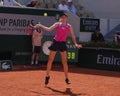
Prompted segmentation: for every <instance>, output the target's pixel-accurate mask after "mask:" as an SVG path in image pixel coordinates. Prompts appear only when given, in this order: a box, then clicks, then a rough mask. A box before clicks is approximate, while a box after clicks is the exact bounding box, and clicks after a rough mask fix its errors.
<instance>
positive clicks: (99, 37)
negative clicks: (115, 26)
mask: <svg viewBox="0 0 120 96" xmlns="http://www.w3.org/2000/svg"><path fill="white" fill-rule="evenodd" d="M91 41H92V42H104V41H105V40H104V37H103V35H102V33H100V29H99V28H96V30H95V32H94V33H93V34H92V36H91Z"/></svg>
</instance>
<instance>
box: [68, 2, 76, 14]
mask: <svg viewBox="0 0 120 96" xmlns="http://www.w3.org/2000/svg"><path fill="white" fill-rule="evenodd" d="M67 2H68V4H67V6H68V10H69V11H70V12H72V13H73V14H76V13H77V10H76V8H75V6H74V5H73V1H72V0H68V1H67Z"/></svg>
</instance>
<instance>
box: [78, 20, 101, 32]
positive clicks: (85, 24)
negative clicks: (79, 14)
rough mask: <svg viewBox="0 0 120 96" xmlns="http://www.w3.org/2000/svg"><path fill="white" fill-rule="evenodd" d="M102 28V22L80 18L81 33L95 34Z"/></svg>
mask: <svg viewBox="0 0 120 96" xmlns="http://www.w3.org/2000/svg"><path fill="white" fill-rule="evenodd" d="M97 27H100V20H99V19H93V18H80V32H94V31H95V29H96V28H97Z"/></svg>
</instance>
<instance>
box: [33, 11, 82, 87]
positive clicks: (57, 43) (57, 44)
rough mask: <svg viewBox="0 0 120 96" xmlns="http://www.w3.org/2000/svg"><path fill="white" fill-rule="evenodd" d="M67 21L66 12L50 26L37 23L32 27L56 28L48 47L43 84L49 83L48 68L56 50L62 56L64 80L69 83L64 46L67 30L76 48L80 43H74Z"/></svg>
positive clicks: (49, 29)
mask: <svg viewBox="0 0 120 96" xmlns="http://www.w3.org/2000/svg"><path fill="white" fill-rule="evenodd" d="M67 21H68V15H67V14H65V13H64V14H62V15H61V17H60V22H56V23H54V24H53V25H52V26H50V27H46V26H44V25H41V24H37V25H35V26H34V27H35V28H39V27H40V28H42V29H44V30H46V31H48V32H50V31H52V30H53V29H56V35H55V37H54V39H53V43H52V45H51V46H50V47H49V49H50V55H49V59H48V63H47V73H46V77H45V85H47V84H48V83H49V79H50V74H49V73H50V70H51V67H52V63H53V60H54V57H55V54H56V52H57V51H60V54H61V57H62V64H63V68H64V73H65V82H66V84H70V81H69V78H68V65H67V47H66V38H67V35H68V32H70V34H71V37H72V40H73V42H74V44H75V46H76V48H82V45H78V44H77V43H76V39H75V35H74V32H73V28H72V26H71V25H70V24H68V23H67Z"/></svg>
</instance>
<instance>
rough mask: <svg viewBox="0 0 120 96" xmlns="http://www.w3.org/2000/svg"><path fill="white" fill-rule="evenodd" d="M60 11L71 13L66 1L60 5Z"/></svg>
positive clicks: (62, 0)
mask: <svg viewBox="0 0 120 96" xmlns="http://www.w3.org/2000/svg"><path fill="white" fill-rule="evenodd" d="M58 9H59V10H66V11H69V9H68V7H67V5H66V1H65V0H61V3H60V4H59V5H58Z"/></svg>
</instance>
